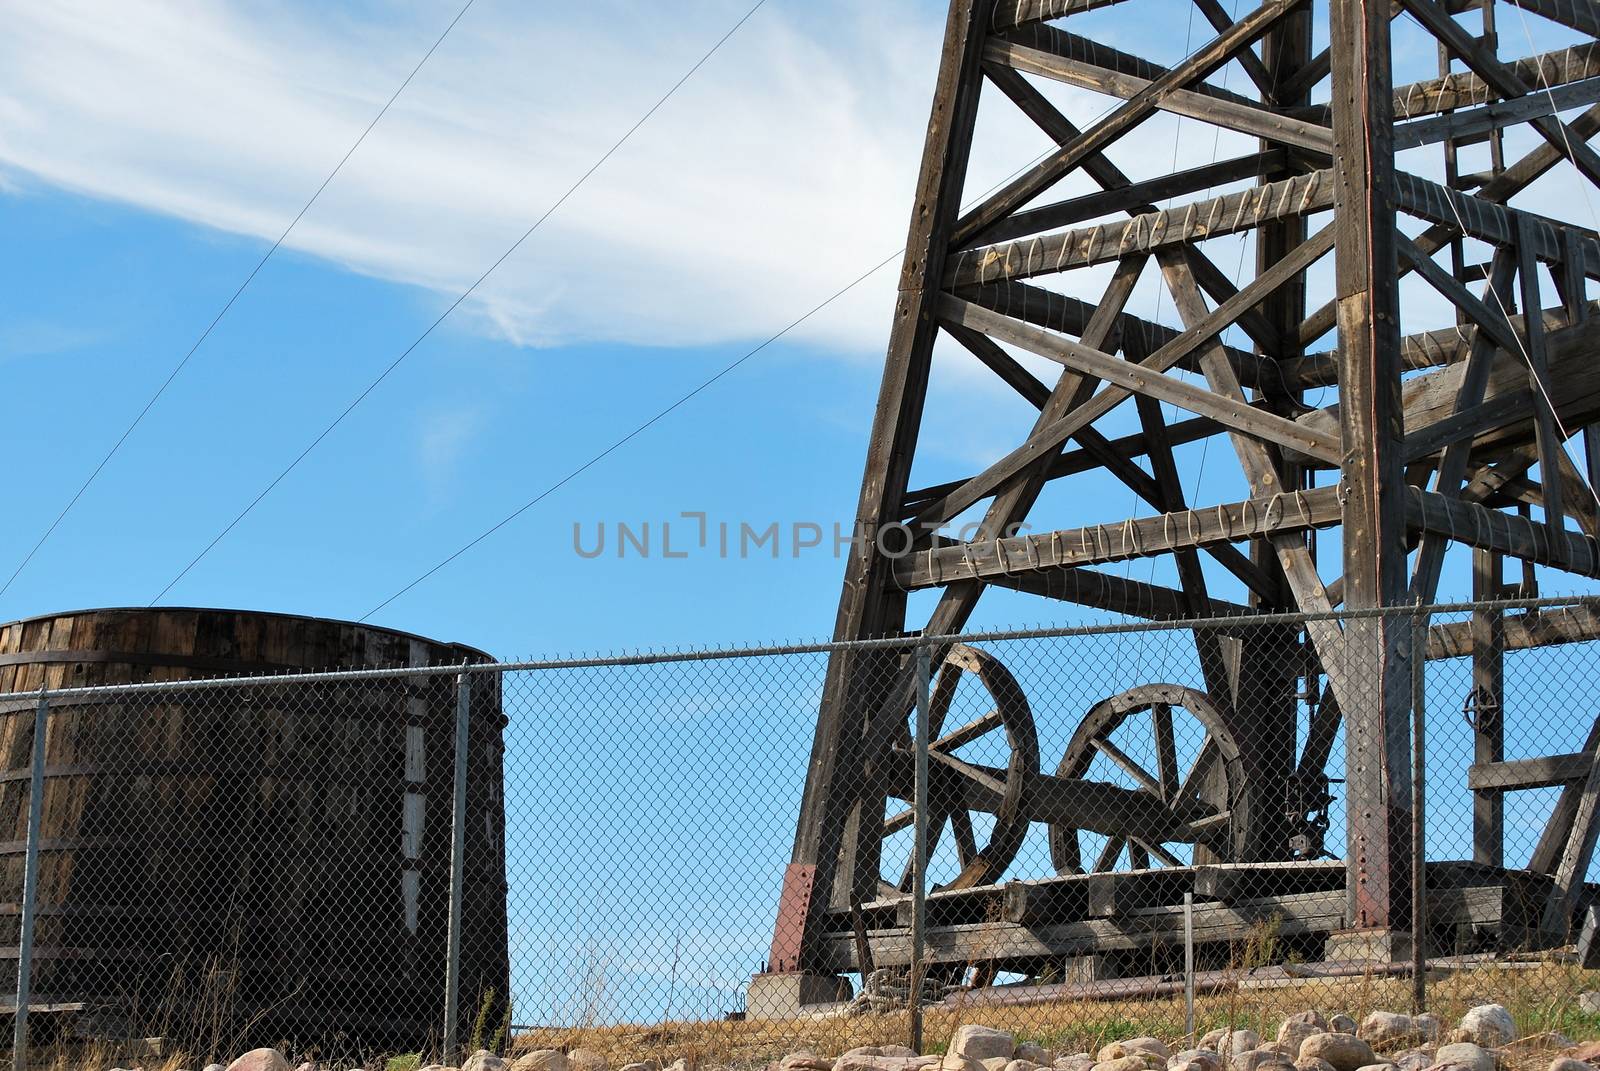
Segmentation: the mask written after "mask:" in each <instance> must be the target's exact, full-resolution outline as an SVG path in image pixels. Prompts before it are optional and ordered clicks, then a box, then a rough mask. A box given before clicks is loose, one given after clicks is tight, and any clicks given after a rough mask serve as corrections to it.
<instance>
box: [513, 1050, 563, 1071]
mask: <svg viewBox="0 0 1600 1071" xmlns="http://www.w3.org/2000/svg"><path fill="white" fill-rule="evenodd" d="M511 1071H572V1065H571V1064H569V1063H568V1062H567V1057H566V1054H565V1053H562V1052H558V1051H556V1050H555V1049H534V1050H533V1051H532V1052H525V1053H523V1054H522V1055H521V1056H519V1057H517V1058H516V1060H515V1061H513V1062H512V1064H511Z"/></svg>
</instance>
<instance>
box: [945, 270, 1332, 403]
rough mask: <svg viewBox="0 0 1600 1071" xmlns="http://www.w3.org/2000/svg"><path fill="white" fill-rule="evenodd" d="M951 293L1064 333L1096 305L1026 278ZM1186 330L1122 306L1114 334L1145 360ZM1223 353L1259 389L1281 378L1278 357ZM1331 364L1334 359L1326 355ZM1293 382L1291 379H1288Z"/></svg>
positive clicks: (1082, 323)
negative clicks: (1271, 359) (1157, 321)
mask: <svg viewBox="0 0 1600 1071" xmlns="http://www.w3.org/2000/svg"><path fill="white" fill-rule="evenodd" d="M953 293H954V294H955V295H956V297H959V298H964V299H965V300H967V301H973V302H976V303H977V304H979V305H982V306H983V307H984V308H986V309H993V310H994V311H995V312H998V313H1000V314H1001V315H1002V316H1010V317H1012V318H1013V319H1017V320H1021V321H1022V322H1024V323H1030V324H1033V325H1035V326H1036V327H1043V328H1046V329H1048V330H1051V331H1057V332H1060V333H1061V334H1064V335H1080V336H1081V335H1082V334H1083V331H1084V328H1085V327H1086V326H1087V325H1088V322H1089V318H1090V317H1091V316H1093V315H1094V312H1095V308H1096V306H1095V305H1093V304H1092V303H1090V302H1087V301H1084V300H1083V299H1082V298H1077V297H1073V296H1071V295H1070V294H1060V293H1057V292H1056V291H1054V290H1046V289H1044V288H1043V287H1039V286H1032V285H1030V284H1028V283H1015V282H1007V283H995V284H991V285H988V286H958V287H956V288H955V290H954V291H953ZM1182 333H1183V332H1181V331H1179V330H1177V329H1176V328H1172V327H1168V326H1166V325H1165V324H1157V323H1152V322H1150V321H1149V320H1144V319H1141V318H1139V317H1137V316H1135V315H1133V314H1132V313H1130V312H1126V311H1124V312H1123V313H1121V314H1120V315H1119V316H1118V317H1117V322H1116V326H1115V328H1114V330H1113V331H1112V333H1111V338H1112V339H1113V340H1115V342H1116V343H1117V346H1118V348H1119V349H1120V350H1121V352H1122V355H1123V356H1124V357H1126V358H1127V359H1128V360H1130V361H1144V360H1147V359H1149V357H1150V356H1151V355H1152V354H1153V353H1155V352H1156V351H1157V350H1159V349H1160V348H1161V347H1162V346H1165V345H1167V344H1168V343H1170V342H1172V341H1173V340H1174V339H1176V338H1177V337H1178V336H1179V335H1181V334H1182ZM1223 352H1224V353H1225V354H1227V357H1228V362H1229V363H1230V364H1232V365H1233V367H1234V368H1235V369H1236V370H1237V373H1238V375H1239V378H1240V380H1241V381H1243V382H1245V383H1247V384H1249V385H1250V386H1253V387H1257V388H1258V389H1259V388H1260V387H1261V386H1262V385H1264V384H1267V383H1281V382H1284V381H1283V380H1281V379H1279V378H1278V375H1277V368H1276V367H1275V366H1276V363H1277V362H1275V361H1270V360H1267V359H1265V358H1263V357H1261V356H1259V355H1257V354H1254V353H1250V352H1248V351H1246V350H1242V349H1239V348H1238V347H1236V346H1224V347H1223ZM1327 361H1328V362H1329V363H1330V364H1331V362H1332V358H1331V357H1329V358H1327ZM1307 362H1309V363H1308V364H1307V365H1306V367H1305V368H1304V369H1303V371H1304V372H1305V374H1306V375H1314V374H1316V372H1315V371H1313V370H1312V368H1311V364H1314V363H1315V362H1312V361H1311V359H1310V358H1307ZM1173 367H1175V368H1183V369H1185V370H1193V369H1195V368H1197V367H1198V365H1197V363H1196V358H1195V357H1194V355H1193V353H1192V352H1191V353H1189V354H1187V355H1185V356H1184V357H1183V358H1182V359H1180V360H1179V361H1178V363H1177V364H1176V365H1174V366H1173ZM1289 382H1291V383H1292V382H1293V381H1292V380H1290V381H1289Z"/></svg>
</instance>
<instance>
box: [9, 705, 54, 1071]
mask: <svg viewBox="0 0 1600 1071" xmlns="http://www.w3.org/2000/svg"><path fill="white" fill-rule="evenodd" d="M49 714H50V700H49V699H48V698H46V696H45V693H44V692H43V690H41V691H40V692H39V705H38V706H37V707H35V708H34V713H33V768H32V771H31V772H30V774H29V778H28V841H27V846H26V849H25V851H26V854H25V855H24V857H23V865H22V929H21V934H20V936H19V938H18V941H17V1015H16V1019H15V1021H14V1022H13V1024H12V1035H11V1066H12V1068H13V1069H14V1071H27V1067H28V1005H29V1003H30V1002H31V1001H32V999H33V923H34V908H35V905H36V902H37V900H38V897H39V825H40V822H41V820H42V817H43V814H44V752H45V735H46V733H45V723H46V720H47V719H48V717H49Z"/></svg>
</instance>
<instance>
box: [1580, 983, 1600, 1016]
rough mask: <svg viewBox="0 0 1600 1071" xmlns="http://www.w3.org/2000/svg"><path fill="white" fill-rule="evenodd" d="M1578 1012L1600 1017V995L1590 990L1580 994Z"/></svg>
mask: <svg viewBox="0 0 1600 1071" xmlns="http://www.w3.org/2000/svg"><path fill="white" fill-rule="evenodd" d="M1578 1010H1579V1011H1581V1012H1583V1014H1585V1015H1600V993H1596V992H1595V991H1594V990H1592V989H1591V990H1589V991H1588V992H1587V993H1579V994H1578Z"/></svg>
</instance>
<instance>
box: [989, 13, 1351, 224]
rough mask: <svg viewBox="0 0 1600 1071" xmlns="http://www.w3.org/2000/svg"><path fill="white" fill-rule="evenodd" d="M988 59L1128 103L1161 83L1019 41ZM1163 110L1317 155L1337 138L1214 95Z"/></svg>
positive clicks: (1183, 95) (1174, 101)
mask: <svg viewBox="0 0 1600 1071" xmlns="http://www.w3.org/2000/svg"><path fill="white" fill-rule="evenodd" d="M985 57H986V58H987V59H988V60H989V61H990V62H991V63H1001V64H1004V65H1006V66H1007V67H1010V68H1012V69H1013V70H1017V71H1022V72H1023V73H1025V74H1035V75H1039V76H1041V77H1044V78H1049V79H1051V80H1053V81H1057V82H1062V83H1064V84H1066V85H1070V86H1076V87H1077V88H1079V89H1088V90H1091V91H1093V92H1096V93H1104V94H1107V95H1109V96H1113V97H1120V98H1121V99H1123V100H1125V101H1126V100H1133V99H1134V98H1135V97H1137V96H1138V95H1139V94H1140V93H1143V92H1145V91H1147V90H1148V89H1149V88H1150V87H1151V86H1152V85H1154V84H1155V83H1154V81H1153V80H1151V79H1149V78H1141V77H1139V76H1138V75H1135V74H1127V73H1123V72H1121V71H1115V70H1111V69H1108V68H1106V67H1100V66H1097V65H1095V64H1093V63H1089V62H1085V61H1083V60H1079V59H1074V58H1073V57H1071V56H1063V55H1059V54H1056V53H1053V52H1047V51H1045V50H1044V49H1040V48H1030V47H1028V46H1027V45H1023V44H1019V43H1017V42H1015V41H1004V40H996V41H991V42H990V43H989V48H988V51H987V52H986V53H985ZM1207 88H1208V89H1209V88H1210V87H1207ZM1159 107H1160V110H1162V111H1165V112H1170V113H1171V114H1173V115H1181V116H1184V117H1185V118H1188V119H1198V120H1200V121H1202V122H1206V123H1211V124H1213V125H1215V126H1220V127H1223V128H1224V129H1227V130H1235V131H1238V132H1239V133H1241V134H1251V135H1254V136H1256V137H1260V138H1266V139H1267V140H1269V141H1273V142H1276V143H1278V144H1282V145H1292V146H1294V147H1295V148H1299V149H1307V150H1309V151H1311V152H1316V153H1323V154H1326V153H1327V152H1328V151H1329V149H1330V148H1331V147H1332V137H1331V135H1330V134H1329V133H1328V128H1327V127H1325V126H1320V125H1318V124H1317V123H1314V122H1309V121H1307V120H1305V119H1295V118H1291V117H1289V116H1286V115H1283V114H1281V113H1279V112H1274V111H1270V110H1269V109H1267V108H1263V107H1261V106H1260V105H1258V104H1252V103H1246V102H1244V101H1240V100H1233V99H1230V98H1229V97H1225V96H1221V95H1219V94H1217V93H1215V92H1214V91H1213V92H1196V91H1194V90H1189V89H1177V90H1173V91H1171V92H1169V93H1167V94H1166V95H1165V96H1163V97H1162V98H1161V101H1160V104H1159ZM986 237H987V235H986Z"/></svg>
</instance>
